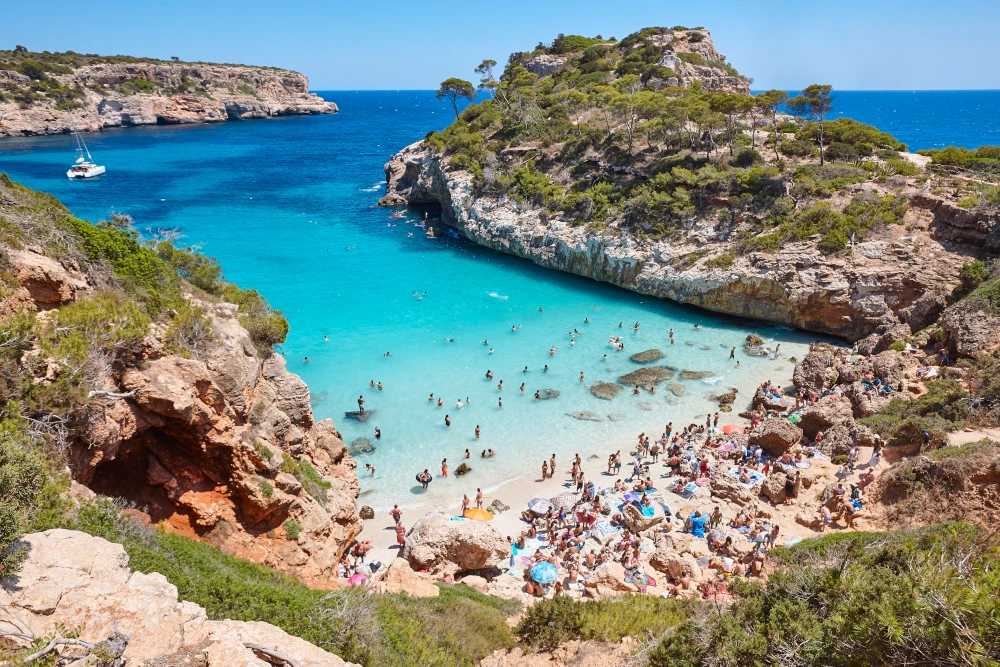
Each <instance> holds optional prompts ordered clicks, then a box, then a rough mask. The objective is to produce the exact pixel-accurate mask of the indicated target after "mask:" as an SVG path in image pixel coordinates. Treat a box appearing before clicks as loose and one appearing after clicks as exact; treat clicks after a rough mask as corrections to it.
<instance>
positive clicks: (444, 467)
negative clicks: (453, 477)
mask: <svg viewBox="0 0 1000 667" xmlns="http://www.w3.org/2000/svg"><path fill="white" fill-rule="evenodd" d="M441 476H442V477H447V476H448V459H441Z"/></svg>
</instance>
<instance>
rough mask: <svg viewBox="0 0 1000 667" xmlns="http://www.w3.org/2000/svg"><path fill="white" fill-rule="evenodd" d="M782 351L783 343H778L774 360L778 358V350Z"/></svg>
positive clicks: (775, 347)
mask: <svg viewBox="0 0 1000 667" xmlns="http://www.w3.org/2000/svg"><path fill="white" fill-rule="evenodd" d="M780 349H781V343H778V344H777V345H775V346H774V358H775V359H777V358H778V350H780Z"/></svg>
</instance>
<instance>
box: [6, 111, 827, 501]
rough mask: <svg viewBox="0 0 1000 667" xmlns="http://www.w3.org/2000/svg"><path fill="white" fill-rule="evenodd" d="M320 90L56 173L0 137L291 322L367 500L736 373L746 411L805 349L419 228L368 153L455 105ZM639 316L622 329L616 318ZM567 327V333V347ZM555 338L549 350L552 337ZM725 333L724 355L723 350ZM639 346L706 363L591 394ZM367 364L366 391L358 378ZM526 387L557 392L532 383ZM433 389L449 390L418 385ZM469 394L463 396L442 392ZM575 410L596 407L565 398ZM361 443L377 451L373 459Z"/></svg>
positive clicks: (680, 420)
mask: <svg viewBox="0 0 1000 667" xmlns="http://www.w3.org/2000/svg"><path fill="white" fill-rule="evenodd" d="M327 98H328V99H331V100H333V101H335V102H337V104H338V105H339V106H340V108H341V110H342V111H341V113H340V114H338V115H336V116H317V117H299V118H283V119H275V120H268V121H245V122H231V123H223V124H219V125H200V126H166V127H164V126H156V127H144V128H132V129H123V130H112V131H107V132H104V133H101V134H98V135H91V136H90V137H88V138H87V140H88V144H89V146H90V148H91V151H92V152H93V153H94V155H95V156H96V157H98V158H99V159H100V161H101V163H102V164H105V165H107V167H108V173H107V174H106V175H105V176H104V177H101V178H100V179H98V180H96V181H93V182H83V183H78V182H69V181H68V180H67V179H66V178H65V175H64V174H65V170H66V165H67V164H68V163H69V162H70V161H71V160H72V157H73V153H72V146H73V143H72V139H71V138H70V137H46V138H40V139H30V140H10V141H5V142H3V143H0V169H2V170H4V171H6V172H7V173H8V174H10V176H11V177H12V178H13V179H14V180H17V181H20V182H22V183H24V184H25V185H28V186H30V187H33V188H36V189H40V190H44V191H48V192H51V193H52V194H54V195H55V196H57V197H59V198H60V199H61V200H62V201H63V202H64V203H66V205H67V206H68V207H69V208H70V209H71V210H72V211H73V212H74V213H75V214H76V215H79V216H81V217H85V218H88V219H92V220H97V219H100V218H106V217H108V215H109V213H110V211H111V210H112V209H114V210H116V211H118V212H123V213H129V214H131V215H132V216H133V217H134V219H135V222H136V227H137V229H139V231H140V232H142V233H143V234H146V235H150V234H153V233H155V232H156V231H157V230H163V229H174V230H176V231H177V232H178V233H180V234H181V235H182V236H181V237H180V238H179V239H178V241H177V242H178V243H179V244H180V245H193V246H195V247H197V248H198V249H199V250H201V251H202V252H204V253H205V254H208V255H211V256H214V257H216V258H218V260H219V261H220V262H221V263H222V265H223V267H224V269H225V272H226V275H227V277H228V278H229V279H231V280H233V281H234V282H236V283H238V284H240V285H242V286H245V287H252V288H255V289H257V290H259V291H260V292H262V293H263V294H264V295H265V296H266V297H267V298H268V299H269V300H270V301H271V303H272V304H273V305H274V306H275V307H276V308H279V309H281V310H283V311H284V313H285V315H286V316H287V317H288V319H289V322H290V324H291V333H290V335H289V337H288V340H287V342H286V343H285V345H283V346H282V350H281V351H282V352H283V353H284V354H285V356H286V359H287V362H288V367H289V370H291V371H292V372H295V373H298V374H299V375H301V376H302V378H303V379H304V380H305V381H306V382H307V383H308V384H309V387H310V389H311V392H312V401H313V405H314V410H315V413H316V418H317V419H323V418H327V417H329V418H332V419H333V420H334V422H335V423H336V424H337V427H338V429H339V430H340V431H341V432H342V433H343V435H344V438H345V440H346V441H347V443H348V444H349V445H350V444H351V442H352V441H354V440H355V439H356V438H361V437H364V438H367V439H368V440H370V441H371V442H372V443H373V445H374V447H375V451H374V452H371V453H368V454H363V455H359V456H358V457H357V458H358V463H359V470H358V477H359V479H360V480H361V484H362V493H363V494H364V496H363V497H362V498H361V501H360V502H361V503H362V504H369V505H373V506H375V507H376V508H379V507H387V506H391V505H392V504H393V503H399V504H400V505H401V506H413V505H420V504H427V503H434V504H437V503H448V502H452V501H453V499H454V498H456V497H461V494H462V493H465V492H470V493H473V494H474V493H475V489H476V488H477V487H482V488H484V490H485V489H490V488H494V487H496V486H497V485H498V484H500V483H502V482H504V481H506V480H510V479H513V478H516V477H520V476H523V475H532V476H534V477H538V476H539V474H540V473H539V467H540V465H541V461H542V459H543V458H547V457H548V456H549V455H550V454H552V453H556V454H557V456H558V457H559V459H560V461H562V462H564V464H565V465H568V462H569V459H570V457H571V456H572V455H573V454H575V453H579V454H580V455H581V456H582V457H584V458H587V457H589V456H590V455H592V454H595V453H600V454H601V455H606V452H607V451H609V450H612V451H613V450H614V449H623V450H624V449H627V448H628V447H630V446H631V444H632V442H634V438H635V435H636V434H638V433H639V432H640V431H645V432H647V433H649V434H653V435H656V434H659V433H660V432H661V431H662V429H663V426H664V425H665V424H666V423H667V422H668V421H672V422H674V424H675V425H683V424H687V423H689V422H692V421H698V422H699V423H703V422H704V416H705V414H707V413H708V412H709V411H713V412H714V411H715V410H716V409H717V406H716V404H715V403H713V402H712V401H710V400H709V396H710V395H711V394H718V393H724V392H725V391H727V390H728V389H729V387H731V386H737V387H739V388H740V392H741V393H740V395H739V398H738V402H737V406H738V407H737V409H740V408H739V406H741V405H744V404H746V402H748V401H749V399H750V395H748V393H747V392H751V391H752V390H753V388H754V387H755V386H756V385H757V384H758V383H759V382H761V381H763V380H765V379H769V378H771V379H775V380H778V379H779V378H780V377H782V376H787V375H788V374H789V373H790V372H791V368H792V363H791V362H789V361H788V357H790V356H798V357H800V358H801V356H802V353H803V350H804V348H805V344H806V342H807V341H808V340H810V339H812V338H814V336H810V335H807V334H803V333H800V332H792V331H788V330H785V329H780V328H777V327H773V326H771V325H766V324H756V323H753V322H746V321H740V320H736V319H732V318H725V317H721V316H718V315H713V314H710V313H706V312H701V311H697V310H694V309H690V308H684V307H680V306H677V305H674V304H671V303H668V302H664V301H658V300H655V299H651V298H648V297H642V296H639V295H636V294H632V293H630V292H627V291H624V290H620V289H617V288H614V287H611V286H608V285H604V284H601V283H597V282H594V281H591V280H587V279H584V278H578V277H575V276H570V275H566V274H561V273H557V272H554V271H548V270H545V269H541V268H538V267H535V266H533V265H532V264H530V263H529V262H527V261H523V260H518V259H515V258H511V257H508V256H504V255H501V254H498V253H494V252H492V251H489V250H485V249H482V248H479V247H476V246H474V245H471V244H469V243H466V242H464V241H461V240H459V239H457V238H455V237H454V236H453V235H447V234H446V235H445V236H444V237H442V238H438V239H428V238H426V237H425V236H424V234H423V230H422V229H421V228H420V226H419V224H418V223H419V220H420V218H421V215H422V214H421V213H419V212H415V211H414V212H410V213H409V214H407V216H406V217H405V218H393V217H392V215H393V211H390V210H386V209H381V208H378V207H375V206H374V203H375V201H376V200H377V199H378V197H379V196H381V194H382V193H383V174H382V165H383V163H384V162H385V161H386V160H387V159H388V157H389V156H390V155H391V154H392V153H393V152H394V151H396V150H398V149H399V148H401V147H402V146H405V145H406V144H408V143H411V142H412V141H415V140H416V139H419V138H420V137H421V136H423V135H424V134H426V133H427V132H428V131H430V130H432V129H435V128H441V127H443V126H445V125H446V124H447V123H448V122H450V120H451V118H452V113H451V110H450V108H448V106H447V105H446V104H444V103H442V102H440V101H438V100H436V99H435V98H434V95H433V93H432V92H425V91H422V92H400V93H385V92H382V93H374V92H373V93H331V94H328V95H327ZM411 233H412V236H410V234H411ZM414 291H416V292H417V293H418V295H419V296H421V297H422V298H420V299H419V300H418V299H417V297H416V296H414V294H413V293H414ZM424 292H426V295H424ZM595 306H596V308H595ZM539 307H542V308H543V311H541V312H539V310H538V309H539ZM585 318H589V319H590V322H587V323H585V322H584V319H585ZM636 321H638V322H639V323H640V325H641V326H640V329H639V331H638V332H635V331H633V329H632V328H631V326H632V324H633V323H634V322H636ZM619 322H622V323H623V326H622V328H618V323H619ZM695 324H699V325H700V327H701V329H700V330H695V329H694V325H695ZM518 325H520V327H521V328H520V329H519V330H516V331H511V327H512V326H513V327H517V326H518ZM671 328H672V329H674V332H675V339H676V344H675V345H673V346H670V343H669V340H668V336H667V332H668V330H669V329H671ZM574 329H576V330H578V331H579V332H580V334H579V335H576V336H575V337H574V339H575V340H574V341H573V342H574V343H575V344H573V345H571V338H570V336H569V335H568V333H569V332H571V331H573V330H574ZM750 332H753V333H756V334H759V335H761V336H762V337H764V338H765V339H772V340H773V343H777V342H780V343H781V345H782V347H781V351H782V353H783V354H782V358H779V359H778V360H776V361H773V360H767V359H760V358H754V357H748V356H746V355H744V354H742V352H741V350H740V344H741V343H742V341H743V339H744V337H745V336H746V334H747V333H750ZM612 335H614V336H622V338H623V339H624V343H625V351H624V352H617V351H615V350H614V349H613V348H612V347H611V346H609V345H608V344H607V343H608V339H609V337H610V336H612ZM324 336H326V337H327V339H328V341H329V342H326V341H324ZM446 338H451V339H454V341H455V342H452V343H449V342H446ZM486 339H488V340H489V342H490V344H489V345H484V344H483V342H484V340H486ZM689 342H690V343H691V344H690V345H689V344H688V343H689ZM773 343H772V345H773ZM553 346H555V347H557V348H558V352H557V353H556V354H555V355H554V356H550V355H549V349H550V348H551V347H553ZM733 346H735V347H736V348H737V352H736V356H737V359H739V360H740V362H741V368H740V369H739V370H737V369H736V368H735V364H734V362H733V361H731V360H730V359H729V350H730V348H732V347H733ZM490 348H493V350H494V352H493V354H490V353H489V349H490ZM649 348H658V349H660V350H662V351H663V352H664V353H665V357H664V359H662V360H661V361H658V362H656V363H657V364H666V365H670V366H672V367H675V368H677V369H690V370H697V371H710V372H712V373H713V377H710V378H706V379H702V380H678V379H677V378H676V377H675V378H674V379H673V380H672V381H674V382H677V384H678V385H680V386H682V387H683V390H678V392H679V393H680V392H681V391H683V395H681V396H676V395H675V394H674V393H673V392H671V391H669V389H668V387H667V385H666V383H664V384H661V385H660V386H659V387H658V391H657V393H656V394H655V395H651V394H649V393H646V392H643V393H642V394H641V395H639V396H633V395H632V394H631V392H630V391H628V390H625V391H622V392H621V393H620V394H619V395H618V396H617V397H616V398H614V399H612V400H610V401H608V400H602V399H599V398H596V397H595V396H593V395H592V394H591V392H590V390H589V387H590V385H591V384H592V383H594V382H597V381H609V382H614V381H615V380H616V379H617V378H618V376H620V375H623V374H625V373H628V372H630V371H632V370H635V369H637V368H639V367H640V366H639V365H638V364H635V363H633V362H631V361H629V359H628V357H629V355H631V354H633V353H635V352H639V351H642V350H646V349H649ZM385 352H390V353H391V356H389V357H384V356H382V355H383V354H384V353H385ZM605 354H606V355H607V360H606V361H605V360H604V358H603V357H604V355H605ZM306 357H308V358H309V359H310V362H309V363H305V362H304V359H305V358H306ZM546 364H547V365H548V366H549V370H548V371H547V372H545V371H543V367H544V366H545V365H546ZM524 366H527V367H528V369H529V370H528V372H527V373H523V372H522V370H523V368H524ZM487 370H491V371H492V372H493V374H494V378H493V380H492V381H488V380H487V379H486V378H485V377H484V375H485V373H486V371H487ZM581 372H583V373H584V376H585V379H584V381H582V382H581V381H580V380H579V376H580V373H581ZM501 379H502V380H503V381H504V388H503V390H502V391H501V390H498V389H497V383H498V382H499V380H501ZM372 380H374V381H375V382H382V384H383V389H382V391H379V390H377V389H373V388H371V387H370V386H369V382H370V381H372ZM522 382H523V383H524V384H525V393H524V394H523V395H522V394H521V393H520V391H519V387H520V385H521V383H522ZM542 389H555V390H558V391H559V392H560V395H559V396H558V397H557V398H554V399H550V400H535V399H534V398H533V395H534V392H535V390H542ZM432 392H433V394H434V396H435V398H437V397H439V396H440V397H442V398H443V400H444V406H443V407H440V408H438V407H437V406H436V405H435V404H432V403H430V402H428V400H427V399H428V395H429V394H430V393H432ZM362 394H363V395H364V397H365V400H366V403H365V406H366V408H367V409H368V410H369V411H374V414H373V415H372V416H371V418H369V420H368V421H366V422H364V423H359V422H355V421H350V420H345V419H344V413H345V411H349V410H356V409H357V407H356V406H357V403H356V401H357V399H358V396H359V395H362ZM668 397H669V402H668ZM466 398H469V399H471V402H470V404H469V405H466V406H465V407H463V408H461V409H459V408H456V406H455V404H456V401H458V400H459V399H461V401H462V402H463V404H464V403H465V402H466ZM500 398H502V399H503V407H502V408H501V407H499V399H500ZM584 411H586V412H593V413H594V414H596V415H597V416H598V417H599V418H600V419H601V421H584V420H578V419H575V418H573V417H571V416H568V414H567V413H570V412H584ZM446 414H447V415H450V417H451V422H452V423H451V426H446V425H445V422H444V417H445V415H446ZM609 415H615V419H612V418H610V417H609ZM720 423H726V419H725V416H724V415H723V417H722V420H721V421H720ZM476 425H479V426H480V427H481V431H482V437H481V438H480V439H478V440H477V439H476V437H475V427H476ZM376 426H378V427H379V428H380V430H381V434H382V437H381V439H380V440H376V439H375V438H374V435H373V434H374V429H375V427H376ZM487 448H492V449H494V450H495V451H496V452H497V456H495V457H494V458H492V459H488V460H485V461H484V460H482V459H480V458H479V453H480V452H481V451H482V450H484V449H487ZM466 449H469V450H470V453H471V459H470V461H469V464H470V466H471V467H472V468H473V472H472V474H470V475H468V476H465V477H462V478H455V477H454V476H452V477H449V478H448V479H447V480H444V479H440V478H439V474H440V466H441V461H442V459H444V458H447V459H448V462H449V465H450V468H451V470H452V471H454V469H455V468H456V467H457V466H458V465H459V463H461V462H462V460H463V455H464V451H465V450H466ZM366 463H369V464H372V465H374V466H375V467H376V474H375V476H374V477H372V476H370V474H368V473H367V472H366V471H365V470H364V469H363V466H364V464H366ZM424 468H428V469H429V470H430V471H431V472H432V473H434V475H435V480H434V482H433V483H432V484H431V486H430V489H429V491H428V492H427V493H418V492H417V491H419V485H417V483H416V482H415V481H414V475H415V474H416V473H417V472H419V471H420V470H423V469H424ZM415 487H416V489H415Z"/></svg>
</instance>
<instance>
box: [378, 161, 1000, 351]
mask: <svg viewBox="0 0 1000 667" xmlns="http://www.w3.org/2000/svg"><path fill="white" fill-rule="evenodd" d="M385 174H386V193H387V194H386V195H385V196H384V197H383V198H382V199H381V200H380V201H379V203H380V204H381V205H383V206H408V205H414V204H415V205H423V206H432V207H435V208H436V207H440V210H441V221H442V222H443V223H444V224H445V225H447V226H449V227H451V228H453V229H455V230H456V231H457V232H458V233H459V234H460V235H461V236H463V237H464V238H466V239H467V240H469V241H472V242H473V243H476V244H478V245H481V246H485V247H488V248H492V249H493V250H496V251H498V252H503V253H506V254H510V255H515V256H517V257H521V258H524V259H527V260H529V261H531V262H534V263H535V264H538V265H540V266H544V267H547V268H551V269H556V270H559V271H565V272H568V273H574V274H577V275H581V276H585V277H588V278H592V279H594V280H599V281H602V282H607V283H611V284H613V285H617V286H619V287H623V288H625V289H629V290H632V291H634V292H638V293H640V294H648V295H651V296H656V297H659V298H664V299H670V300H672V301H676V302H678V303H684V304H690V305H694V306H698V307H701V308H705V309H707V310H710V311H715V312H719V313H725V314H728V315H736V316H740V317H746V318H751V319H758V320H764V321H767V322H773V323H776V324H782V325H786V326H792V327H796V328H801V329H805V330H808V331H814V332H817V333H823V334H830V335H833V336H838V337H843V338H847V339H849V340H857V339H861V338H864V337H865V336H868V335H870V334H872V333H874V332H876V331H879V330H884V329H885V328H886V327H894V326H898V325H903V326H906V327H908V328H909V329H910V330H911V331H912V332H916V331H918V330H920V329H922V328H924V327H926V326H929V325H931V324H933V323H934V321H935V320H936V318H937V316H938V315H940V313H941V312H942V311H943V309H944V306H945V296H946V295H947V294H949V293H950V292H952V291H953V290H954V289H955V288H956V287H957V286H958V285H959V284H960V276H959V271H960V269H961V266H962V264H963V262H965V261H968V259H969V258H970V257H975V256H978V254H980V253H981V252H982V251H983V250H986V251H990V250H991V249H993V250H995V249H996V248H997V247H998V244H1000V225H998V222H1000V218H998V216H996V215H995V214H993V215H988V214H983V213H981V212H974V211H969V210H966V209H963V208H960V207H958V206H956V205H955V204H954V203H952V202H949V201H947V200H945V199H942V198H941V197H938V196H935V195H932V194H928V193H925V192H922V191H921V190H920V189H918V188H916V187H913V186H911V185H909V184H908V185H907V187H906V188H905V189H904V190H903V194H904V195H905V196H906V197H907V198H908V200H909V202H910V207H909V210H908V211H907V213H906V219H905V222H906V225H905V226H899V227H896V228H894V229H892V230H888V231H887V233H886V235H885V236H884V237H883V238H881V239H879V240H875V241H870V242H864V243H859V244H858V245H857V247H856V248H855V249H854V252H853V253H851V254H848V255H845V256H838V257H829V256H827V255H824V254H822V253H821V252H820V251H819V250H818V249H817V248H816V244H815V242H814V241H810V240H807V241H803V242H796V243H788V244H786V245H784V246H783V247H782V248H780V249H779V250H778V251H777V252H776V253H773V254H767V253H758V252H753V253H749V254H745V255H741V256H737V257H735V258H734V262H733V263H732V265H731V266H729V267H726V268H719V267H713V266H712V265H711V263H710V261H709V260H710V259H711V258H712V257H713V256H717V255H719V254H721V253H724V252H727V251H729V250H731V249H732V247H733V245H734V241H735V239H734V238H733V234H732V232H733V226H732V225H730V224H726V223H720V222H719V221H718V220H716V219H714V218H712V219H697V220H694V221H693V222H691V223H690V226H689V228H688V234H687V235H686V236H685V238H684V239H683V240H682V241H680V242H677V243H672V242H670V241H658V242H656V241H649V240H644V239H641V238H638V237H636V236H634V235H632V234H629V233H628V232H626V231H623V230H620V229H613V230H608V231H607V232H605V233H602V232H598V231H593V230H592V229H589V228H588V227H586V226H583V225H574V224H573V223H572V222H570V221H566V220H562V219H559V218H556V217H550V216H548V215H547V214H546V213H545V211H544V210H542V209H540V208H539V207H533V206H529V205H525V204H523V203H519V202H517V201H514V200H512V199H510V198H507V197H502V198H495V197H489V196H482V195H479V194H478V193H477V190H476V187H475V185H474V183H473V176H472V174H471V173H469V172H467V171H463V170H461V169H457V168H455V167H454V166H451V165H449V164H448V163H447V162H446V159H445V158H444V157H443V156H442V155H440V154H438V153H435V152H434V151H432V150H431V149H429V148H428V147H427V146H426V145H425V144H424V143H423V142H418V143H415V144H412V145H410V146H407V147H406V148H404V149H403V150H402V151H400V152H399V154H398V155H396V156H394V158H393V160H391V161H390V162H388V163H387V164H386V165H385ZM883 190H885V188H882V187H880V186H878V185H877V184H875V183H861V184H857V185H855V186H851V188H850V189H849V192H857V193H861V192H877V193H881V192H882V191H883Z"/></svg>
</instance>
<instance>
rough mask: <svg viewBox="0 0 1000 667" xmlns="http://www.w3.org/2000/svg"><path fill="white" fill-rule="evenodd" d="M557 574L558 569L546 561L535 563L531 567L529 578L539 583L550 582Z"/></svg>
mask: <svg viewBox="0 0 1000 667" xmlns="http://www.w3.org/2000/svg"><path fill="white" fill-rule="evenodd" d="M558 576H559V570H558V569H557V568H556V566H555V565H553V564H552V563H550V562H548V561H543V562H541V563H535V564H534V565H533V566H532V567H531V578H532V580H534V581H537V582H538V583H540V584H551V583H552V582H553V581H555V580H556V577H558Z"/></svg>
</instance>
